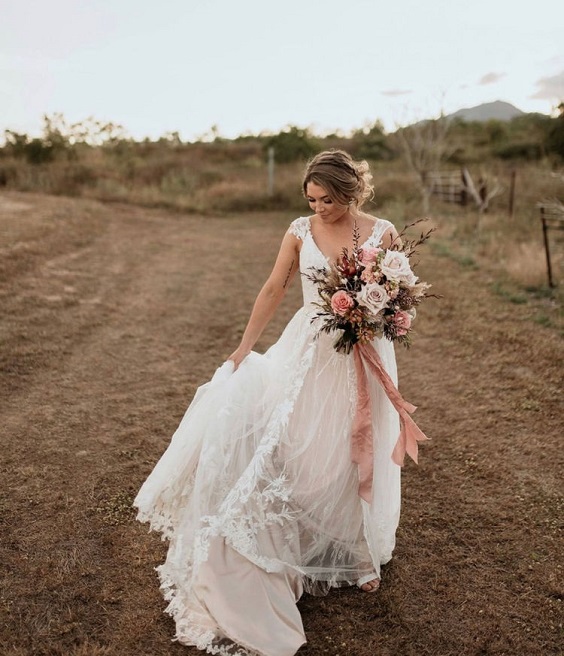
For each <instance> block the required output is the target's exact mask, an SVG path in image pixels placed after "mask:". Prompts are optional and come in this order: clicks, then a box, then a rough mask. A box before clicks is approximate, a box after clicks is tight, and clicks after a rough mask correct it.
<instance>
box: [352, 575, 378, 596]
mask: <svg viewBox="0 0 564 656" xmlns="http://www.w3.org/2000/svg"><path fill="white" fill-rule="evenodd" d="M356 587H357V588H359V589H360V590H362V591H363V592H376V590H378V588H379V587H380V579H379V578H378V577H377V576H376V573H375V572H372V574H367V575H366V576H363V577H362V578H360V579H358V581H357V582H356Z"/></svg>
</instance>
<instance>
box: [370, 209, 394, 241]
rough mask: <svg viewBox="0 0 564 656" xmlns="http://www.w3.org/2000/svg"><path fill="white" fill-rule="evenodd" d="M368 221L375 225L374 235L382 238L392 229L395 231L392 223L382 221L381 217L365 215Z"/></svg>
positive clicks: (373, 228) (386, 220) (385, 220)
mask: <svg viewBox="0 0 564 656" xmlns="http://www.w3.org/2000/svg"><path fill="white" fill-rule="evenodd" d="M364 216H365V218H366V219H368V220H370V221H371V222H372V224H373V227H372V232H373V234H374V235H375V236H376V235H379V236H380V237H382V235H383V234H384V233H385V232H387V231H388V230H389V229H390V228H393V229H394V230H395V226H394V224H393V223H392V222H391V221H388V219H382V218H381V217H379V216H374V215H372V214H365V215H364Z"/></svg>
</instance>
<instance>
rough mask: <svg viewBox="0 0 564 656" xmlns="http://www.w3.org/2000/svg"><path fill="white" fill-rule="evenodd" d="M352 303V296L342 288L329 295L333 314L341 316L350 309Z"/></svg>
mask: <svg viewBox="0 0 564 656" xmlns="http://www.w3.org/2000/svg"><path fill="white" fill-rule="evenodd" d="M353 305H354V301H353V300H352V298H351V297H350V296H349V294H347V292H345V291H343V290H342V289H340V290H339V291H338V292H335V293H334V294H333V296H331V309H332V310H333V312H334V313H335V314H340V315H341V316H343V315H345V314H346V313H347V312H348V311H349V310H350V309H351V307H352V306H353Z"/></svg>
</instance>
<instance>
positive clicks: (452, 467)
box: [0, 193, 564, 656]
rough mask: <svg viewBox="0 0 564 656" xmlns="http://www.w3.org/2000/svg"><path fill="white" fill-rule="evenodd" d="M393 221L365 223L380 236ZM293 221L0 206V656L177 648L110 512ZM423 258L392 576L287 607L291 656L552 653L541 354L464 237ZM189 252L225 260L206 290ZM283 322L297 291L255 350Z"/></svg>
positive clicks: (557, 540) (140, 537)
mask: <svg viewBox="0 0 564 656" xmlns="http://www.w3.org/2000/svg"><path fill="white" fill-rule="evenodd" d="M397 207H398V208H399V205H398V206H397ZM406 207H407V205H404V206H403V208H399V209H398V212H397V214H393V213H391V212H389V213H388V212H386V213H387V215H388V216H390V218H392V219H394V220H396V221H397V223H398V225H399V224H401V222H402V221H403V219H404V210H405V208H406ZM384 209H385V207H384ZM406 211H407V210H406ZM293 216H294V215H293V214H292V215H290V214H288V213H286V214H273V213H270V214H255V215H252V216H249V215H246V214H239V215H232V216H223V217H216V216H208V217H200V216H189V215H183V214H180V213H177V212H175V213H169V212H166V211H164V210H148V209H142V208H138V207H131V206H126V205H104V204H100V203H96V202H93V201H84V200H81V201H73V200H68V199H62V198H54V197H49V196H38V195H32V194H16V193H11V194H3V195H1V196H0V221H1V225H2V233H1V235H0V240H1V241H0V249H2V254H3V258H2V262H3V265H2V266H3V269H2V276H1V280H2V283H1V287H0V294H1V296H2V317H1V324H0V330H1V338H2V345H3V350H2V360H1V362H0V392H1V394H0V396H1V398H2V403H1V406H0V412H1V413H2V414H1V424H2V430H3V452H2V464H1V475H2V480H3V485H4V490H5V494H4V495H3V496H2V497H0V524H1V526H2V533H3V539H2V545H1V547H0V549H1V551H2V553H1V556H0V563H1V578H0V615H1V618H0V653H2V654H6V655H7V656H8V655H9V656H24V655H25V656H31V655H33V656H69V655H72V656H130V655H131V656H133V655H135V656H140V655H143V656H144V655H147V656H149V655H151V656H158V655H163V656H164V655H165V654H166V655H173V654H178V655H180V654H188V653H190V654H192V653H198V652H195V651H194V650H190V649H187V648H182V647H181V646H179V645H178V644H176V643H172V642H171V638H172V635H173V631H174V628H173V624H172V622H171V620H170V619H169V618H167V617H166V616H165V615H163V613H162V611H163V608H164V603H163V601H162V599H161V597H160V593H159V591H158V588H157V580H156V576H155V573H154V571H153V567H155V566H156V565H157V564H159V563H160V562H161V561H162V559H163V557H164V553H165V549H166V545H165V544H164V543H162V542H161V541H160V540H159V539H158V537H157V536H154V535H148V534H147V532H146V529H145V527H142V526H140V525H138V524H137V523H136V522H134V520H133V515H132V511H131V509H130V502H131V500H132V498H133V496H134V494H135V493H136V491H137V489H138V488H139V486H140V484H141V482H142V481H143V479H144V478H145V477H146V475H147V474H148V472H149V471H150V470H151V468H152V466H153V465H154V463H155V461H156V459H157V458H158V457H159V455H160V454H161V453H162V451H163V449H164V448H165V446H166V444H167V442H168V440H169V438H170V436H171V434H172V432H173V430H174V429H175V428H176V424H177V422H178V421H179V419H180V417H181V415H182V413H183V410H184V408H185V406H186V405H187V403H188V402H189V400H190V398H191V397H192V395H193V393H194V391H195V389H196V387H197V385H199V384H201V383H202V382H204V381H206V380H207V379H209V377H210V374H211V373H212V372H213V370H214V368H215V367H216V366H217V365H218V364H219V363H220V362H221V361H222V360H223V359H224V358H225V357H226V356H227V355H228V354H229V353H230V352H231V350H232V348H233V346H234V345H235V344H236V342H237V338H238V336H239V335H240V334H241V331H242V329H243V327H244V325H245V321H246V318H247V315H248V312H249V309H250V306H251V302H252V299H253V297H254V295H255V293H256V292H257V291H258V289H259V287H260V284H261V281H262V279H263V278H264V276H265V275H266V273H267V271H268V270H269V267H270V265H271V263H272V260H273V258H274V255H275V251H276V248H277V244H278V241H279V239H280V237H281V235H282V234H283V232H284V230H285V228H286V226H287V224H288V223H289V221H290V220H291V219H292V218H293ZM461 216H462V218H464V216H465V215H461ZM458 218H459V217H458V216H455V215H454V214H453V216H449V217H446V218H444V219H441V220H440V222H441V225H442V226H443V227H442V232H443V233H447V232H448V231H449V230H451V231H452V232H453V233H454V232H455V231H456V229H457V224H456V223H455V222H456V221H457V220H458ZM437 220H438V221H439V219H437ZM434 242H435V243H436V246H434V247H433V248H429V249H427V250H426V251H424V253H423V256H422V263H421V274H422V275H423V276H424V277H425V278H426V279H429V280H431V281H432V282H433V283H434V285H435V290H436V291H437V292H438V293H440V294H442V295H443V298H442V300H440V301H436V302H429V305H428V306H427V308H426V309H425V310H422V311H421V312H420V316H419V318H418V326H417V331H418V334H417V336H416V339H415V345H414V347H413V348H412V350H411V351H410V352H405V351H403V350H402V351H400V352H399V354H398V355H399V362H400V372H401V379H402V390H403V392H404V393H405V395H406V397H407V398H408V399H410V400H412V401H413V402H415V403H416V404H417V405H418V406H419V410H418V412H417V420H418V423H420V425H421V426H422V428H423V429H424V430H425V432H426V433H427V434H428V435H430V436H431V437H432V438H433V441H432V442H431V443H429V445H427V446H426V447H425V448H424V450H423V452H422V454H421V465H420V466H419V468H416V467H413V466H411V465H409V466H407V467H406V470H405V472H404V504H403V515H402V521H401V525H400V530H399V532H398V542H397V550H396V553H395V558H394V560H393V561H392V563H390V565H389V566H387V567H386V568H385V571H384V580H383V585H382V588H381V591H380V592H379V593H378V594H377V595H370V596H368V595H363V594H362V593H360V592H359V591H357V590H356V589H350V590H341V591H335V592H334V593H332V594H331V595H329V596H328V597H327V598H323V599H317V598H311V597H304V598H303V599H302V601H301V602H300V608H301V611H302V614H303V618H304V623H305V628H306V632H307V635H308V640H309V642H308V645H307V646H306V647H304V648H303V649H302V650H301V651H300V654H301V653H302V652H303V654H311V655H315V656H319V655H320V654H327V655H333V656H336V655H337V654H339V655H340V656H349V655H350V656H368V654H374V653H378V654H380V655H382V656H437V655H440V656H451V655H453V656H454V655H456V656H478V655H480V656H494V655H495V656H502V655H505V656H516V655H519V656H521V655H522V656H550V655H552V654H559V653H561V645H562V640H563V629H562V603H563V602H562V596H563V594H564V590H563V588H562V581H563V576H562V568H563V567H564V562H563V556H562V548H561V546H562V489H561V472H562V455H561V452H560V451H559V450H558V446H557V444H558V439H559V438H560V436H561V432H562V420H561V406H560V395H561V389H562V371H561V367H560V366H559V358H560V357H561V353H562V341H561V338H560V337H559V335H558V332H557V331H555V330H554V329H553V328H551V327H550V325H539V322H538V321H537V316H538V310H537V308H536V306H535V304H534V303H533V302H532V301H531V300H529V298H528V297H527V300H526V302H524V303H515V302H514V301H513V300H511V297H508V296H507V294H509V292H507V294H506V295H504V294H503V293H502V292H504V290H505V288H503V289H498V290H495V289H493V287H491V286H490V285H488V284H484V275H485V274H484V271H485V270H484V268H483V265H482V264H476V262H472V261H471V260H467V259H465V258H468V255H467V254H461V253H460V252H459V250H458V249H459V247H461V243H462V242H460V243H459V242H458V241H448V240H447V239H446V237H445V238H444V239H443V238H442V237H440V235H439V238H438V239H436V240H434ZM445 249H446V250H445ZM209 252H212V253H214V255H217V256H221V255H228V257H227V259H226V260H225V263H224V266H223V267H222V269H221V272H220V271H219V270H218V269H217V268H212V269H209V268H207V267H202V265H201V262H202V254H203V253H209ZM249 262H252V265H249V264H248V263H249ZM480 262H481V260H480ZM488 275H489V274H488ZM195 281H198V284H195ZM298 304H299V289H298V287H297V285H295V286H294V287H293V288H292V290H291V291H290V295H289V297H288V299H286V301H285V304H284V306H283V307H282V308H281V311H280V314H279V315H278V316H277V318H276V320H275V321H274V322H273V324H272V325H271V326H270V327H269V329H268V331H267V333H266V334H265V336H264V338H263V339H262V340H261V344H260V345H259V349H261V348H264V347H265V346H266V345H268V344H269V343H271V342H272V341H273V340H274V339H276V336H277V334H278V333H279V331H280V329H281V327H282V326H283V325H284V324H285V322H286V321H287V320H288V318H289V317H290V316H291V314H292V313H293V311H294V308H295V307H296V306H297V305H298ZM494 305H495V317H494V318H493V319H492V317H491V314H490V313H489V312H485V311H484V308H485V307H494ZM540 323H542V322H540ZM202 326H205V337H204V336H203V335H202Z"/></svg>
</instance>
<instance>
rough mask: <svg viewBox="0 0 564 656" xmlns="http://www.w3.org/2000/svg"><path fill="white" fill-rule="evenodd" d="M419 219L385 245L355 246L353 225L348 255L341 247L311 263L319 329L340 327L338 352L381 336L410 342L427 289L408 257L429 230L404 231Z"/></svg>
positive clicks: (328, 330) (311, 278)
mask: <svg viewBox="0 0 564 656" xmlns="http://www.w3.org/2000/svg"><path fill="white" fill-rule="evenodd" d="M417 223H419V221H415V222H414V223H411V224H410V225H408V226H406V227H405V228H404V229H403V230H402V232H401V233H400V234H399V235H398V238H397V239H396V240H395V241H394V243H392V245H391V247H390V248H387V249H382V248H368V247H363V248H361V247H359V245H358V242H359V231H358V228H357V227H356V226H355V228H354V233H353V249H352V252H351V253H349V252H348V249H346V248H344V249H343V252H342V255H341V257H340V259H339V260H338V261H337V263H336V264H332V265H331V266H330V267H329V268H316V267H312V268H311V273H307V274H306V276H307V277H308V279H309V280H311V281H312V282H314V283H315V284H316V285H317V286H318V291H319V296H320V298H321V300H320V302H318V303H316V305H318V307H319V308H320V311H319V312H318V313H317V317H320V318H321V319H322V320H323V323H322V325H321V328H320V330H321V331H323V332H326V333H331V332H332V331H334V330H336V331H341V335H340V336H339V337H338V339H337V340H336V341H335V344H334V346H335V349H336V350H337V351H338V352H341V353H350V352H351V350H352V348H353V346H354V345H355V344H356V343H357V342H360V343H361V344H366V343H368V342H371V341H372V340H373V339H374V338H375V337H382V336H383V337H386V338H387V339H389V340H393V341H397V342H399V343H402V344H404V345H406V346H409V344H410V341H411V336H410V331H411V323H412V321H413V319H414V318H415V313H416V307H417V305H419V303H421V301H422V300H423V299H424V298H425V297H426V296H428V294H427V290H428V289H429V287H430V285H429V284H427V283H425V282H422V281H420V280H419V278H418V277H417V276H416V275H415V274H414V273H413V270H412V268H411V263H410V258H411V257H412V256H413V254H414V253H415V250H416V248H417V246H419V245H420V244H422V243H423V242H425V241H426V240H427V239H428V238H429V236H430V234H431V232H433V230H432V229H431V230H429V231H427V232H426V233H422V234H421V236H420V237H419V238H418V239H415V240H407V239H405V232H406V230H407V229H408V228H410V227H411V226H413V225H415V224H417ZM400 238H401V240H402V245H401V246H400ZM317 317H316V318H317Z"/></svg>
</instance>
